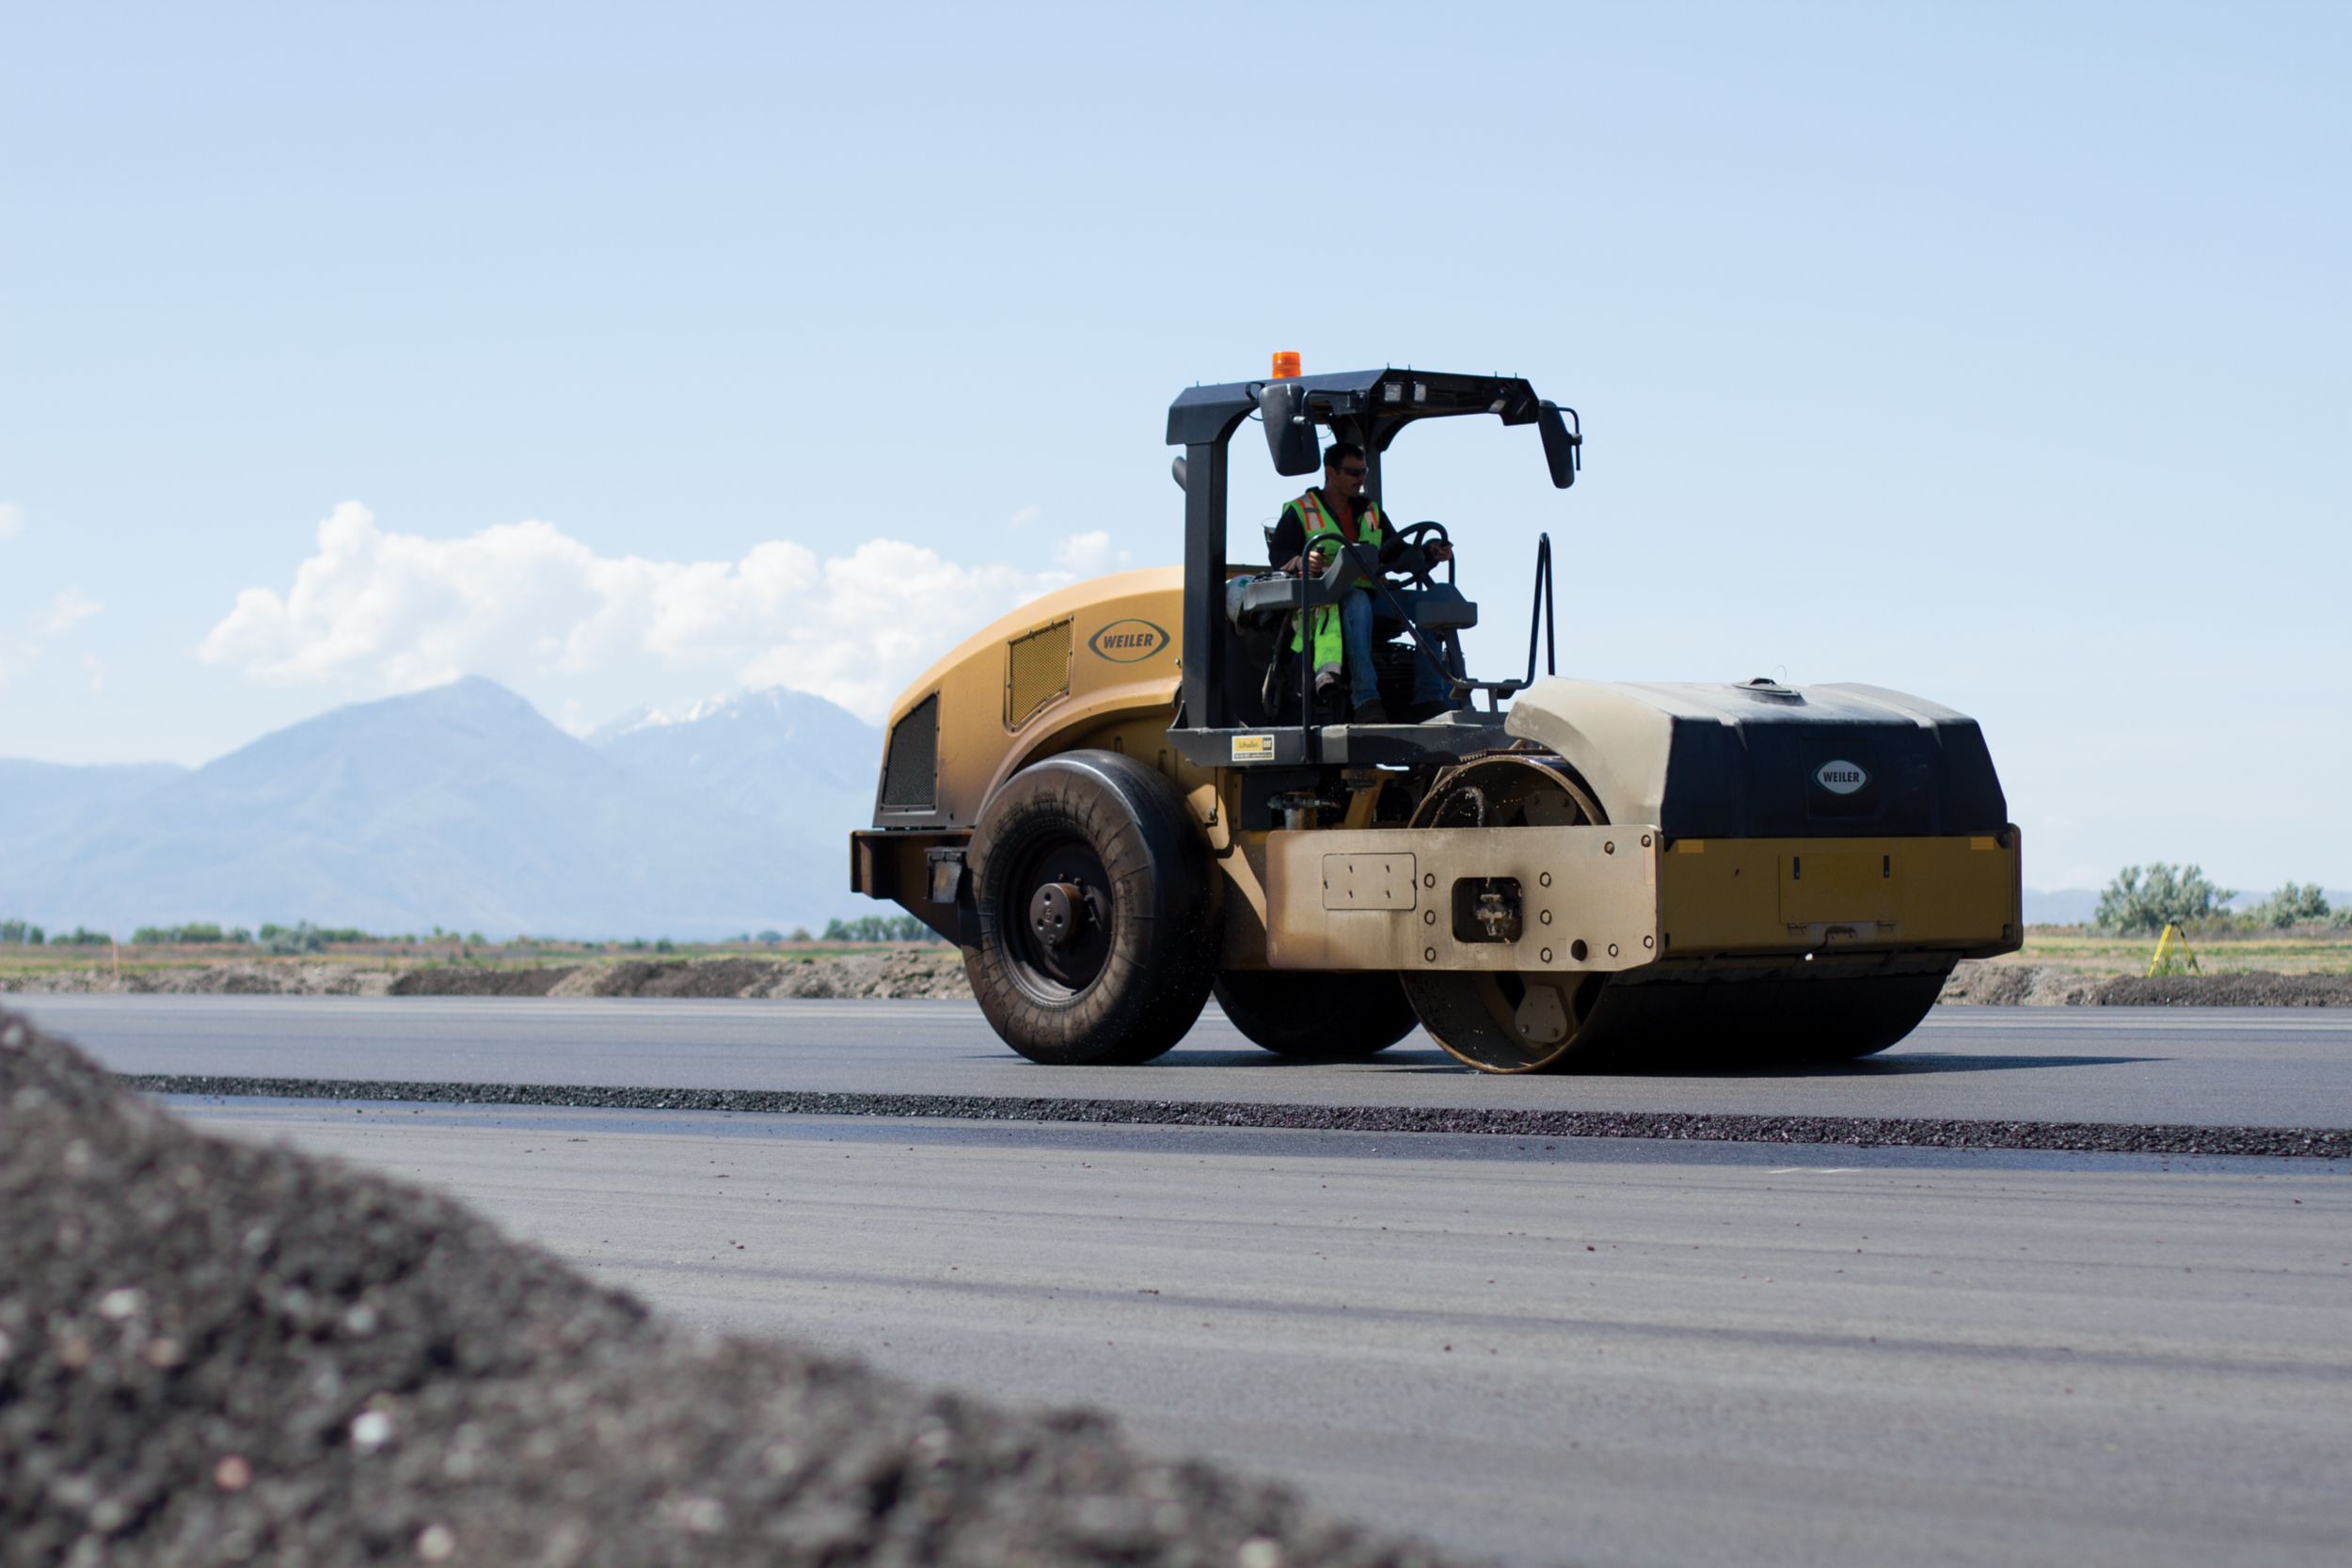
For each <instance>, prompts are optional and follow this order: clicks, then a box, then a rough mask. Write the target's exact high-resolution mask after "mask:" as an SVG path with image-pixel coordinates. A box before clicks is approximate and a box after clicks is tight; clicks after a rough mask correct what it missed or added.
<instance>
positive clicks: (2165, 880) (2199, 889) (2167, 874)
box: [2090, 861, 2237, 936]
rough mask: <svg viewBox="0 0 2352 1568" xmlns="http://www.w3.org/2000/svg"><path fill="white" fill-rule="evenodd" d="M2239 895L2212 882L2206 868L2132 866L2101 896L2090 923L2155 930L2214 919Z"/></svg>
mask: <svg viewBox="0 0 2352 1568" xmlns="http://www.w3.org/2000/svg"><path fill="white" fill-rule="evenodd" d="M2236 896H2237V895H2236V893H2235V892H2233V890H2231V889H2228V888H2217V887H2216V886H2214V885H2213V883H2211V882H2209V881H2207V880H2206V879H2205V873H2204V872H2203V870H2202V869H2201V868H2200V867H2197V866H2194V865H2167V864H2166V863H2163V862H2162V861H2158V862H2156V863H2153V864H2152V865H2149V866H2147V867H2146V868H2145V869H2144V870H2143V868H2141V867H2139V866H2137V865H2127V866H2125V867H2124V868H2123V869H2122V871H2120V872H2118V873H2117V874H2116V878H2115V880H2113V881H2111V882H2109V883H2108V884H2107V885H2106V890H2105V891H2103V892H2102V893H2101V894H2100V895H2099V911H2098V912H2097V913H2096V914H2094V915H2092V916H2091V917H2090V923H2091V925H2092V926H2093V927H2097V928H2098V929H2100V930H2102V931H2115V932H2120V933H2122V934H2124V935H2127V936H2129V935H2135V934H2143V933H2144V934H2148V935H2153V934H2154V933H2155V932H2158V931H2161V930H2163V929H2164V928H2165V927H2167V926H2185V925H2188V924H2189V923H2191V922H2192V921H2201V920H2211V919H2213V918H2214V917H2215V916H2217V915H2218V914H2220V913H2221V912H2222V911H2221V906H2222V905H2224V904H2226V903H2228V902H2229V901H2230V900H2231V899H2233V898H2234V897H2236Z"/></svg>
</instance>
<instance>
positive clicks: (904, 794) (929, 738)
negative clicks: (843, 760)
mask: <svg viewBox="0 0 2352 1568" xmlns="http://www.w3.org/2000/svg"><path fill="white" fill-rule="evenodd" d="M938 800H939V693H938V692H936V691H934V692H932V693H931V694H930V696H928V697H926V698H924V699H923V700H922V701H921V702H919V703H917V704H915V705H914V708H913V709H912V710H911V711H909V713H908V714H907V716H906V717H905V718H904V719H901V720H899V721H898V726H897V727H896V728H895V729H893V730H892V731H891V732H890V757H889V760H888V761H887V762H885V763H884V764H883V765H882V809H883V810H884V811H929V810H930V809H931V808H932V807H933V806H934V805H936V804H937V803H938Z"/></svg>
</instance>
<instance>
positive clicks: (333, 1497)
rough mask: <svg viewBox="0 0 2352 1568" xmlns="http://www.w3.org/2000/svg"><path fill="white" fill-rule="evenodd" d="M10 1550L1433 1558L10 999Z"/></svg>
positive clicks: (997, 1559)
mask: <svg viewBox="0 0 2352 1568" xmlns="http://www.w3.org/2000/svg"><path fill="white" fill-rule="evenodd" d="M0 1214H5V1215H6V1223H5V1224H4V1225H0V1452H5V1453H7V1454H8V1455H9V1456H10V1460H9V1463H8V1465H5V1466H0V1559H5V1560H7V1561H8V1562H26V1563H31V1562H41V1563H48V1562H62V1563H67V1564H98V1563H107V1564H129V1565H134V1568H135V1565H143V1564H166V1563H168V1564H190V1565H206V1564H213V1563H228V1562H252V1563H261V1564H293V1563H297V1562H299V1563H343V1562H360V1561H419V1560H422V1561H427V1562H433V1561H448V1562H453V1563H485V1564H508V1563H548V1564H553V1563H579V1564H614V1565H621V1564H628V1565H636V1564H644V1565H649V1568H650V1565H666V1564H670V1563H675V1562H686V1561H691V1562H695V1563H713V1564H733V1563H743V1564H752V1563H759V1564H768V1563H800V1564H810V1565H814V1564H819V1563H821V1564H825V1565H828V1568H850V1565H854V1564H864V1563H874V1564H890V1565H894V1568H895V1565H899V1564H904V1565H908V1568H914V1565H915V1564H930V1563H954V1562H988V1563H1004V1564H1036V1565H1041V1568H1042V1565H1052V1564H1064V1563H1067V1564H1078V1563H1102V1564H1112V1563H1117V1564H1120V1565H1122V1568H1160V1565H1166V1568H1326V1565H1328V1568H1357V1565H1362V1568H1375V1565H1398V1568H1403V1565H1407V1564H1412V1565H1421V1564H1434V1563H1435V1562H1436V1559H1435V1558H1434V1557H1432V1556H1431V1555H1430V1554H1429V1553H1427V1552H1426V1551H1424V1550H1422V1549H1420V1548H1416V1547H1411V1546H1400V1545H1396V1544H1390V1543H1384V1542H1379V1541H1375V1540H1372V1539H1369V1538H1367V1537H1365V1536H1363V1535H1361V1534H1359V1533H1358V1532H1356V1531H1354V1530H1351V1529H1349V1528H1345V1527H1343V1526H1340V1525H1337V1524H1335V1523H1332V1522H1330V1521H1327V1520H1325V1519H1322V1518H1320V1517H1318V1516H1316V1515H1313V1514H1311V1513H1308V1512H1306V1511H1305V1510H1304V1509H1302V1508H1301V1507H1300V1506H1299V1505H1298V1504H1297V1503H1296V1502H1295V1500H1293V1499H1292V1498H1290V1497H1288V1496H1286V1495H1284V1494H1282V1493H1279V1492H1278V1491H1275V1490H1272V1489H1269V1488H1266V1487H1263V1486H1261V1485H1258V1484H1256V1483H1254V1482H1248V1481H1236V1480H1233V1479H1231V1478H1228V1477H1226V1476H1224V1475H1222V1474H1221V1473H1219V1472H1217V1471H1216V1470H1214V1469H1212V1468H1210V1467H1208V1466H1206V1465H1190V1464H1187V1465H1171V1464H1165V1463H1160V1462H1156V1461H1152V1460H1146V1459H1143V1458H1140V1457H1138V1456H1136V1455H1135V1454H1134V1453H1132V1452H1130V1451H1129V1450H1128V1449H1126V1448H1125V1447H1124V1446H1123V1445H1122V1444H1121V1443H1120V1440H1119V1438H1118V1436H1117V1434H1116V1433H1114V1432H1113V1431H1112V1429H1111V1427H1110V1425H1109V1424H1108V1422H1107V1421H1105V1420H1104V1419H1103V1418H1098V1417H1094V1416H1089V1415H1086V1414H1082V1413H1073V1414H1063V1415H1044V1416H1031V1415H1017V1414H1008V1413H1005V1412H1002V1411H998V1410H996V1409H993V1408H992V1407H990V1406H987V1405H984V1404H981V1403H978V1402H971V1401H967V1400H963V1399H961V1398H958V1397H955V1396H952V1395H944V1394H931V1395H927V1394H924V1393H921V1392H919V1391H916V1390H914V1389H912V1388H909V1387H906V1386H901V1385H898V1384H896V1383H892V1382H890V1381H888V1380H886V1379H883V1378H881V1377H878V1376H876V1375H875V1374H873V1373H871V1372H869V1371H867V1370H864V1369H863V1368H861V1367H859V1366H857V1365H855V1364H853V1363H848V1362H842V1361H838V1360H832V1359H828V1358H824V1357H819V1356H816V1355H812V1354H805V1353H803V1352H801V1351H798V1350H796V1349H793V1348H791V1347H789V1346H787V1345H782V1344H771V1343H755V1342H747V1341H741V1340H732V1339H713V1338H696V1337H691V1336H689V1335H687V1334H685V1333H684V1332H683V1331H680V1330H676V1329H674V1328H672V1327H670V1326H669V1325H668V1324H667V1323H663V1322H661V1321H659V1320H656V1319H654V1318H652V1317H651V1316H650V1315H649V1314H648V1313H647V1311H646V1309H645V1308H644V1307H642V1306H640V1305H639V1304H638V1303H636V1302H635V1301H633V1300H631V1299H630V1298H628V1296H625V1295H622V1294H620V1293H618V1292H615V1291H607V1290H603V1289H600V1288H598V1287H596V1286H595V1285H592V1284H590V1283H588V1282H587V1281H585V1280H583V1279H581V1278H580V1277H579V1276H577V1275H574V1274H572V1273H571V1272H570V1271H569V1270H568V1269H566V1268H564V1266H563V1265H561V1264H560V1263H558V1262H556V1261H555V1260H554V1259H550V1258H548V1257H547V1256H545V1255H543V1254H541V1253H539V1252H537V1251H535V1250H533V1249H532V1248H529V1247H524V1246H518V1245H516V1244H514V1243H509V1242H506V1241H504V1240H503V1239H501V1237H500V1236H499V1235H498V1234H497V1233H496V1232H495V1231H494V1230H493V1229H492V1228H491V1227H489V1226H488V1225H487V1224H485V1222H483V1221H482V1220H480V1219H477V1218H476V1217H475V1216H473V1215H472V1214H470V1213H469V1212H467V1211H466V1210H464V1209H463V1208H461V1207H459V1206H458V1205H456V1204H454V1203H452V1202H450V1201H448V1200H446V1199H443V1198H439V1197H436V1196H431V1195H428V1194H424V1193H421V1192H417V1191H414V1190H411V1189H409V1188H406V1187H403V1186H400V1185H398V1184H395V1183H392V1182H389V1181H386V1180H380V1179H378V1178H375V1177H373V1176H368V1175H363V1174H360V1173H358V1172H355V1171H351V1170H348V1169H345V1168H343V1167H342V1166H341V1165H338V1164H333V1163H330V1162H325V1161H319V1160H315V1159H311V1158H310V1157H308V1156H304V1155H301V1154H297V1153H295V1152H294V1151H293V1150H291V1149H287V1148H252V1147H247V1146H242V1145H237V1144H232V1143H229V1142H226V1141H223V1140H220V1139H215V1138H210V1137H205V1136H202V1135H199V1134H198V1133H196V1132H193V1131H191V1130H190V1129H188V1128H186V1127H185V1126H183V1124H181V1123H180V1122H179V1121H178V1120H177V1119H176V1118H174V1117H169V1116H167V1115H166V1114H165V1113H163V1112H162V1111H160V1110H158V1109H156V1108H154V1107H152V1106H150V1105H148V1104H146V1103H144V1102H143V1101H138V1100H136V1099H135V1098H134V1097H133V1096H131V1095H130V1094H129V1093H128V1092H126V1091H124V1090H122V1089H120V1088H119V1087H118V1086H117V1085H115V1084H114V1083H113V1082H112V1081H111V1080H110V1079H109V1078H108V1077H107V1076H106V1075H105V1074H104V1073H103V1072H102V1071H101V1070H99V1069H98V1068H97V1067H96V1066H94V1065H93V1064H91V1063H90V1062H88V1061H87V1059H86V1058H84V1057H82V1056H81V1055H80V1054H79V1053H76V1052H74V1051H72V1049H71V1048H70V1047H67V1046H65V1045H64V1044H62V1043H61V1042H58V1041H56V1040H54V1039H48V1038H44V1037H41V1036H40V1035H39V1034H38V1033H37V1032H35V1031H34V1030H33V1029H32V1028H31V1027H30V1026H29V1025H28V1024H26V1023H25V1022H24V1021H23V1020H21V1019H17V1018H15V1017H13V1016H10V1015H5V1014H0Z"/></svg>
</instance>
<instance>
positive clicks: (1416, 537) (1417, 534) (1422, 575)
mask: <svg viewBox="0 0 2352 1568" xmlns="http://www.w3.org/2000/svg"><path fill="white" fill-rule="evenodd" d="M1431 534H1435V535H1437V537H1438V542H1439V543H1441V544H1444V545H1448V546H1451V545H1452V544H1453V543H1454V536H1453V535H1452V534H1450V533H1448V532H1446V529H1445V525H1444V524H1443V523H1437V522H1425V523H1407V524H1406V525H1405V526H1404V527H1403V528H1401V529H1398V530H1397V531H1396V537H1397V542H1398V543H1399V544H1402V545H1407V546H1413V547H1415V548H1419V547H1420V546H1421V545H1422V541H1423V540H1425V539H1427V538H1428V537H1429V536H1430V535H1431ZM1412 578H1413V580H1414V581H1415V582H1418V583H1420V584H1421V585H1422V587H1423V588H1434V587H1436V586H1437V584H1436V583H1434V582H1432V581H1430V580H1429V567H1428V563H1427V557H1425V556H1424V557H1423V558H1422V565H1421V566H1420V567H1419V568H1417V569H1416V570H1414V572H1413V573H1412ZM1445 580H1446V581H1448V582H1452V581H1453V580H1454V562H1453V561H1452V560H1450V559H1449V560H1448V561H1447V562H1446V563H1445Z"/></svg>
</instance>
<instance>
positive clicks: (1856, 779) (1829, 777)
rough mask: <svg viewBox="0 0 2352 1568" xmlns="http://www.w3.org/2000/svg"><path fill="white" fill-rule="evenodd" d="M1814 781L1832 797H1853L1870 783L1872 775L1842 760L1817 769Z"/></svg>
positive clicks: (1814, 773)
mask: <svg viewBox="0 0 2352 1568" xmlns="http://www.w3.org/2000/svg"><path fill="white" fill-rule="evenodd" d="M1813 779H1814V782H1815V783H1816V784H1820V786H1821V787H1822V788H1823V789H1826V790H1828V791H1829V792H1830V793H1831V794H1832V795H1851V794H1853V793H1854V792H1855V791H1856V790H1858V789H1860V788H1861V787H1862V786H1863V785H1864V784H1868V783H1869V782H1870V775H1869V774H1867V773H1866V772H1864V771H1863V770H1862V768H1860V767H1859V766H1858V765H1856V764H1854V763H1851V762H1848V761H1846V760H1844V759H1843V758H1840V759H1838V760H1837V761H1836V762H1825V763H1823V764H1821V766H1820V767H1819V768H1815V769H1814V770H1813Z"/></svg>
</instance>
